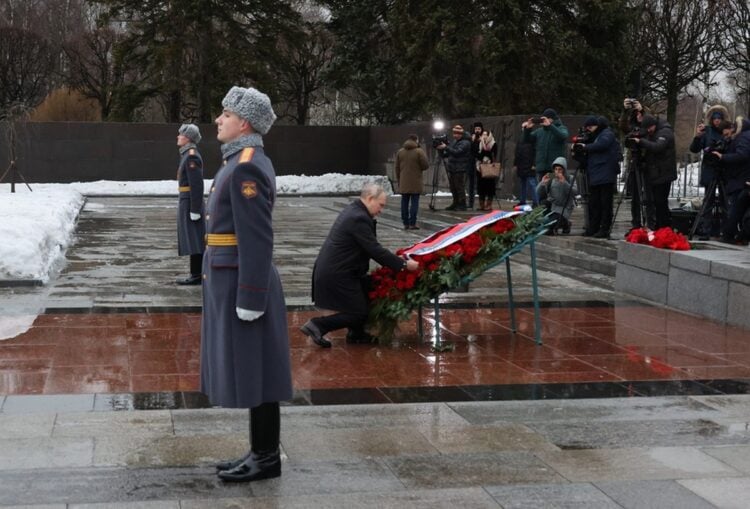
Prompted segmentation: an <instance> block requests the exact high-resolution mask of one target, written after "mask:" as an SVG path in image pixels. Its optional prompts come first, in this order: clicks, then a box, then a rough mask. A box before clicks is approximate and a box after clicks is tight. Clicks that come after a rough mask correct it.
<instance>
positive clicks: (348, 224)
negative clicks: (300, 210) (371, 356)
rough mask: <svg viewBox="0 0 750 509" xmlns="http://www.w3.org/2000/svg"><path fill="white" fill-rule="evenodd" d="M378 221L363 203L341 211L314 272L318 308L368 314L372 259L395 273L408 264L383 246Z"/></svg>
mask: <svg viewBox="0 0 750 509" xmlns="http://www.w3.org/2000/svg"><path fill="white" fill-rule="evenodd" d="M375 225H376V222H375V219H373V218H372V217H371V216H370V214H369V213H368V212H367V207H365V204H364V203H363V202H362V200H359V199H358V200H355V201H354V202H353V203H351V204H349V205H348V206H347V207H346V208H345V209H344V210H342V211H341V213H340V214H339V216H338V217H337V218H336V221H335V222H334V223H333V226H332V227H331V231H330V232H329V233H328V237H327V238H326V240H325V242H323V247H321V248H320V253H318V258H317V260H315V267H314V268H313V291H312V294H313V302H315V305H316V306H317V307H319V308H323V309H330V310H333V311H339V312H343V313H357V314H366V313H367V309H368V301H367V294H366V293H365V286H366V284H367V271H368V269H369V266H370V259H373V260H375V261H376V262H378V263H379V264H380V265H383V266H386V267H390V268H391V269H393V270H402V269H403V268H404V265H405V263H406V262H405V261H404V260H403V259H402V258H399V257H398V256H396V255H395V254H393V253H391V252H390V251H388V250H387V249H386V248H384V247H383V246H381V245H380V243H379V242H378V239H377V237H376V234H375Z"/></svg>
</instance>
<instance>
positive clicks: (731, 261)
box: [615, 242, 750, 328]
mask: <svg viewBox="0 0 750 509" xmlns="http://www.w3.org/2000/svg"><path fill="white" fill-rule="evenodd" d="M705 247H707V248H708V249H697V250H693V251H669V250H665V249H658V248H654V247H651V246H646V245H643V244H633V243H629V242H621V243H620V244H619V246H618V249H617V275H616V280H615V289H616V290H617V291H620V292H623V293H627V294H630V295H635V296H637V297H641V298H644V299H647V300H650V301H652V302H656V303H658V304H662V305H666V306H670V307H672V308H675V309H679V310H682V311H686V312H689V313H693V314H696V315H699V316H703V317H706V318H710V319H712V320H717V321H719V322H722V323H726V324H730V325H738V326H741V327H747V328H750V314H748V313H747V302H748V300H750V250H747V249H744V248H738V247H733V246H723V245H719V244H713V243H711V244H705Z"/></svg>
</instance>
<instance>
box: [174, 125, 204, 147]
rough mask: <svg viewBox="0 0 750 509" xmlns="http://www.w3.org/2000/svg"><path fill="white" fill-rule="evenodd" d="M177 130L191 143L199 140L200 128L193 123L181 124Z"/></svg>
mask: <svg viewBox="0 0 750 509" xmlns="http://www.w3.org/2000/svg"><path fill="white" fill-rule="evenodd" d="M177 132H178V133H179V134H181V135H183V136H184V137H185V138H187V139H188V140H190V141H192V142H193V143H200V142H201V130H200V129H198V126H197V125H195V124H182V125H181V126H180V129H179V130H178V131H177Z"/></svg>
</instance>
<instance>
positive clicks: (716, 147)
mask: <svg viewBox="0 0 750 509" xmlns="http://www.w3.org/2000/svg"><path fill="white" fill-rule="evenodd" d="M728 147H729V142H728V141H727V140H726V139H725V138H721V139H719V140H714V141H713V142H712V143H711V145H709V146H708V147H706V148H704V149H703V160H704V161H705V162H706V163H707V164H712V165H716V164H718V162H719V158H718V157H716V156H715V155H714V154H713V153H714V152H718V153H719V154H723V153H724V152H726V151H727V148H728Z"/></svg>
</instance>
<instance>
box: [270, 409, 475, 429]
mask: <svg viewBox="0 0 750 509" xmlns="http://www.w3.org/2000/svg"><path fill="white" fill-rule="evenodd" d="M281 413H282V415H283V416H284V417H285V419H283V426H284V429H289V430H291V429H295V428H300V429H303V430H305V429H311V428H322V429H345V428H359V427H362V426H366V427H368V428H391V427H394V426H401V427H410V428H420V429H422V428H427V429H430V428H432V427H435V426H437V427H442V426H463V425H465V424H467V421H466V420H465V419H464V418H463V417H461V416H460V415H458V414H457V413H456V412H455V411H454V410H453V409H451V407H450V406H449V405H447V404H445V403H427V404H409V403H403V404H399V405H392V404H389V405H379V404H374V405H346V406H343V407H341V406H332V407H323V406H321V407H299V406H298V407H284V408H282V409H281Z"/></svg>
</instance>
